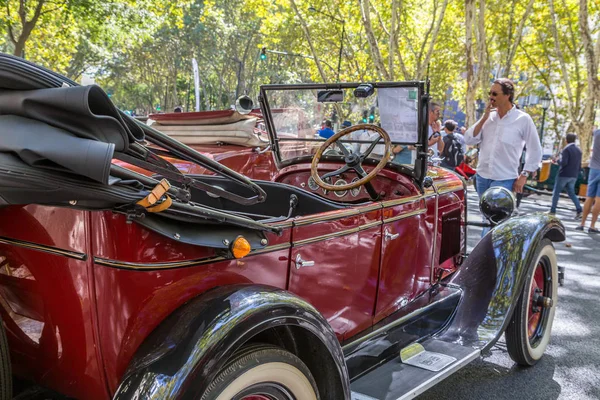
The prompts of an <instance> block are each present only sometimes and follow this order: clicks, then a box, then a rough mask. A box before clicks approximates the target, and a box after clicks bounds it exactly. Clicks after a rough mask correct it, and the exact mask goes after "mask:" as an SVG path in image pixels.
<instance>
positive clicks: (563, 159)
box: [558, 148, 570, 167]
mask: <svg viewBox="0 0 600 400" xmlns="http://www.w3.org/2000/svg"><path fill="white" fill-rule="evenodd" d="M569 153H570V151H568V149H566V148H565V149H563V151H562V152H561V153H560V160H558V165H560V166H561V167H564V166H565V165H567V164H568V163H569Z"/></svg>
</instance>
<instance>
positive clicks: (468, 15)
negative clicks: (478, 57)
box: [465, 0, 481, 126]
mask: <svg viewBox="0 0 600 400" xmlns="http://www.w3.org/2000/svg"><path fill="white" fill-rule="evenodd" d="M475 1H476V0H465V52H466V55H467V93H466V96H465V97H466V99H465V101H466V104H465V114H466V121H465V123H466V126H471V125H472V124H474V123H475V120H476V116H475V93H476V92H477V76H476V74H475V55H474V51H473V24H474V22H475ZM479 67H480V68H481V65H480V66H479Z"/></svg>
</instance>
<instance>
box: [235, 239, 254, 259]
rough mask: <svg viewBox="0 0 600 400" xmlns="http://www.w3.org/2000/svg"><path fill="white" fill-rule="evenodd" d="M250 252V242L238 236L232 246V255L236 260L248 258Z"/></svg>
mask: <svg viewBox="0 0 600 400" xmlns="http://www.w3.org/2000/svg"><path fill="white" fill-rule="evenodd" d="M250 250H252V248H251V247H250V242H248V241H247V240H246V238H244V237H243V236H238V237H237V238H236V239H235V240H234V241H233V243H232V244H231V254H233V256H234V257H235V258H242V257H245V256H247V255H248V253H250Z"/></svg>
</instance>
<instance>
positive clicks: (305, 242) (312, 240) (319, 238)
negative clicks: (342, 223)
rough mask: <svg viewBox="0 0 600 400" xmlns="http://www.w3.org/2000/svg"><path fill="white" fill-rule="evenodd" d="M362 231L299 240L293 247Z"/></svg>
mask: <svg viewBox="0 0 600 400" xmlns="http://www.w3.org/2000/svg"><path fill="white" fill-rule="evenodd" d="M377 222H379V221H377ZM360 230H361V229H360V228H352V229H346V230H344V231H339V232H334V233H328V234H327V235H322V236H315V237H312V238H310V239H303V240H298V241H297V242H293V243H292V246H293V247H296V246H302V245H305V244H309V243H314V242H320V241H321V240H328V239H333V238H336V237H340V236H346V235H350V234H353V233H356V232H359V231H360Z"/></svg>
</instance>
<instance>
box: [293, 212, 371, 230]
mask: <svg viewBox="0 0 600 400" xmlns="http://www.w3.org/2000/svg"><path fill="white" fill-rule="evenodd" d="M356 215H360V212H359V211H358V210H356V209H352V210H344V211H341V212H338V213H336V214H332V215H319V216H316V217H310V218H306V219H302V220H300V221H298V220H296V221H294V225H295V226H304V225H310V224H314V223H315V222H325V221H335V220H336V219H342V218H346V217H353V216H356Z"/></svg>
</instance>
